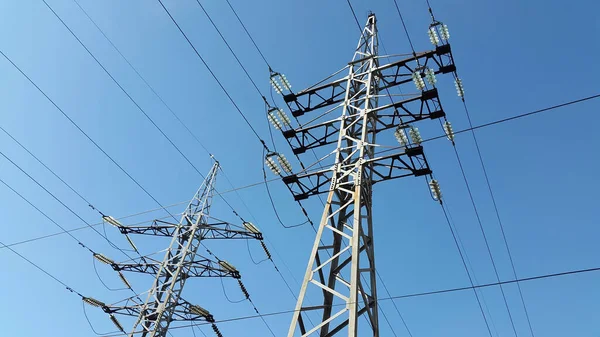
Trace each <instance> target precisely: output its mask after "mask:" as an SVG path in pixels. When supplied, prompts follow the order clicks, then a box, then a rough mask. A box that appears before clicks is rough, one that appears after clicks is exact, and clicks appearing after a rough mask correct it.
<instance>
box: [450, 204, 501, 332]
mask: <svg viewBox="0 0 600 337" xmlns="http://www.w3.org/2000/svg"><path fill="white" fill-rule="evenodd" d="M440 206H441V207H442V211H443V212H444V217H445V218H446V222H447V223H448V228H449V229H450V233H451V234H452V238H453V239H454V244H455V245H456V249H457V250H458V253H459V255H460V259H461V260H462V264H463V267H464V268H465V272H466V273H467V277H468V278H469V283H470V284H471V288H472V289H473V293H474V294H475V298H476V299H477V304H478V305H479V310H480V311H481V316H482V317H483V320H484V322H485V326H486V327H487V331H488V333H489V335H490V337H492V331H491V330H490V325H489V323H488V320H487V317H486V316H485V313H484V312H483V306H482V305H481V300H480V299H479V295H478V294H477V290H476V288H475V285H474V283H473V279H472V278H471V273H469V269H468V268H467V263H466V262H465V257H464V255H463V252H462V250H461V249H460V246H459V245H458V240H457V239H456V233H455V232H454V229H453V228H452V225H451V224H450V219H449V218H448V214H447V213H446V207H444V204H443V203H442V202H441V201H440Z"/></svg>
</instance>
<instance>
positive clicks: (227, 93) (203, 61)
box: [158, 0, 268, 149]
mask: <svg viewBox="0 0 600 337" xmlns="http://www.w3.org/2000/svg"><path fill="white" fill-rule="evenodd" d="M158 2H159V3H160V5H161V6H162V8H163V9H164V10H165V12H166V13H167V15H168V16H169V18H170V19H171V21H173V23H174V24H175V26H176V27H177V29H178V30H179V32H180V33H181V35H183V37H184V38H185V40H186V41H187V42H188V44H189V45H190V47H192V49H193V50H194V52H195V53H196V55H197V56H198V58H199V59H200V61H202V64H204V66H205V67H206V69H207V70H208V72H209V73H210V74H211V76H212V77H213V79H214V80H215V81H216V82H217V84H218V85H219V87H220V88H221V90H223V92H224V93H225V95H226V96H227V98H228V99H229V101H230V102H231V104H233V106H234V107H235V109H236V110H237V112H238V113H239V114H240V115H241V116H242V118H243V119H244V121H245V122H246V124H247V125H248V127H250V129H251V130H252V132H253V133H254V135H255V136H256V138H257V139H258V140H259V141H260V143H261V145H262V146H263V147H265V148H267V144H266V143H265V142H264V141H263V140H262V138H260V136H259V135H258V132H256V129H254V127H253V126H252V124H251V123H250V121H249V120H248V118H247V117H246V115H245V114H244V113H243V112H242V110H241V109H240V107H239V106H238V105H237V103H235V101H234V100H233V97H231V95H230V94H229V92H228V91H227V89H225V87H224V86H223V84H222V83H221V81H219V78H218V77H217V76H216V75H215V73H214V72H213V71H212V69H211V68H210V67H209V65H208V63H206V61H205V60H204V58H203V57H202V55H200V52H199V51H198V50H197V49H196V47H195V46H194V44H193V43H192V41H191V40H190V39H189V38H188V37H187V35H186V34H185V32H184V31H183V29H181V27H180V26H179V24H178V23H177V21H176V20H175V18H174V17H173V16H172V15H171V12H169V10H168V9H167V7H165V5H164V4H163V2H162V1H161V0H158ZM267 149H268V148H267Z"/></svg>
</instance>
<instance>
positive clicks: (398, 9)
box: [394, 0, 419, 62]
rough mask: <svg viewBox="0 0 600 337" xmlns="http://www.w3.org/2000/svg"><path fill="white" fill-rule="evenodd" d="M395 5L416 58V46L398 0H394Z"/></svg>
mask: <svg viewBox="0 0 600 337" xmlns="http://www.w3.org/2000/svg"><path fill="white" fill-rule="evenodd" d="M394 5H396V11H397V12H398V16H400V21H401V22H402V27H403V28H404V32H405V33H406V38H407V39H408V44H409V45H410V49H411V50H412V52H413V55H414V56H415V59H416V55H417V53H416V52H415V46H414V45H413V43H412V40H411V38H410V34H408V29H407V28H406V23H405V22H404V17H403V16H402V12H401V11H400V6H398V1H396V0H394ZM418 61H419V60H418V59H417V62H418Z"/></svg>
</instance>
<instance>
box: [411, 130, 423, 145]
mask: <svg viewBox="0 0 600 337" xmlns="http://www.w3.org/2000/svg"><path fill="white" fill-rule="evenodd" d="M408 134H409V135H410V138H411V140H412V142H413V143H415V144H416V145H421V143H422V142H423V138H421V132H419V129H418V128H417V127H414V126H411V127H410V130H409V131H408Z"/></svg>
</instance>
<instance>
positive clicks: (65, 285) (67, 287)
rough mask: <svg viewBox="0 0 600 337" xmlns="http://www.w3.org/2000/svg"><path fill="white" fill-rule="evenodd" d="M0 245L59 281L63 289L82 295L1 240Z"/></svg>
mask: <svg viewBox="0 0 600 337" xmlns="http://www.w3.org/2000/svg"><path fill="white" fill-rule="evenodd" d="M0 245H2V246H4V247H6V248H8V249H9V250H10V251H11V252H13V253H15V254H16V255H17V256H19V257H20V258H22V259H23V260H25V261H27V263H29V264H30V265H32V266H34V267H35V268H37V269H38V270H39V271H41V272H42V273H44V274H46V275H47V276H48V277H50V278H51V279H53V280H54V281H56V282H58V283H60V284H61V285H62V286H64V287H65V289H67V290H68V291H69V292H71V293H74V294H77V295H78V296H79V297H81V298H83V297H84V296H83V295H81V293H79V292H78V291H75V290H74V289H73V288H72V287H69V285H67V284H66V283H65V282H63V281H61V280H60V279H59V278H58V277H56V276H54V275H52V274H50V272H48V271H47V270H45V269H44V268H42V267H40V266H39V265H38V264H36V263H35V262H33V261H31V260H30V259H28V258H26V257H25V256H23V255H21V254H20V253H19V252H17V251H16V250H14V249H13V248H12V247H9V246H6V245H5V244H4V243H2V241H0Z"/></svg>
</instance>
